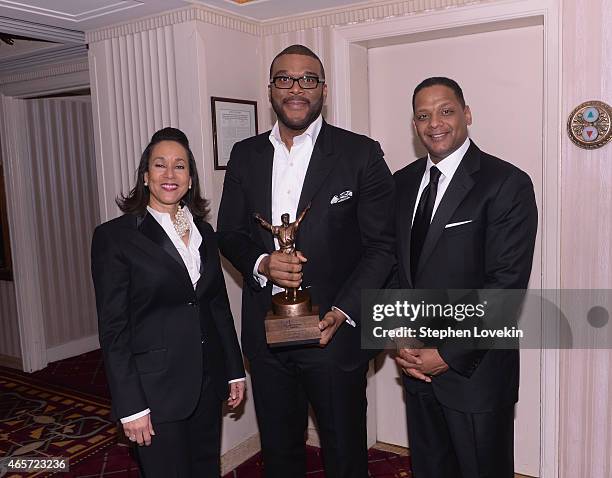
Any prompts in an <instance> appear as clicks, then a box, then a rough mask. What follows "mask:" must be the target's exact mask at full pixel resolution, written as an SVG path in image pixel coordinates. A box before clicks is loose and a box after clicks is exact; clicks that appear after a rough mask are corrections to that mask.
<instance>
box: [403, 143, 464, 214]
mask: <svg viewBox="0 0 612 478" xmlns="http://www.w3.org/2000/svg"><path fill="white" fill-rule="evenodd" d="M469 147H470V138H467V139H466V140H465V142H464V143H463V144H462V145H461V146H460V147H459V148H458V149H457V150H456V151H455V152H453V153H451V154H449V155H448V156H447V157H446V158H444V159H443V160H442V161H440V162H439V163H438V164H434V163H433V161H432V160H431V156H429V155H427V165H426V166H425V174H423V177H422V178H421V184H420V186H419V193H418V194H417V198H416V202H415V203H414V211H412V222H413V223H414V217H415V215H416V210H417V207H418V205H419V201H420V200H421V194H423V190H424V189H425V188H426V187H427V185H428V184H429V170H430V169H431V168H432V167H434V166H435V167H436V168H438V169H439V170H440V173H442V174H440V179H439V180H438V193H437V194H436V201H435V202H434V207H433V211H432V212H431V220H432V221H433V218H434V216H435V215H436V211H437V209H438V206H439V205H440V201H442V198H443V197H444V193H446V190H447V189H448V185H449V184H450V182H451V180H452V179H453V176H454V175H455V171H457V168H458V167H459V164H460V163H461V160H462V159H463V157H464V156H465V153H466V152H467V150H468V148H469Z"/></svg>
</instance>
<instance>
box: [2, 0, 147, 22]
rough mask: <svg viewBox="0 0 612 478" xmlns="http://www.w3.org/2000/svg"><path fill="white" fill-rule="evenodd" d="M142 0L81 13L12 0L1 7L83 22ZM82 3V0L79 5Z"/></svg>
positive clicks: (121, 9) (135, 5)
mask: <svg viewBox="0 0 612 478" xmlns="http://www.w3.org/2000/svg"><path fill="white" fill-rule="evenodd" d="M142 4H143V2H142V0H140V1H139V0H120V1H117V2H115V3H113V4H111V5H105V6H102V7H99V8H93V9H89V10H84V11H82V12H80V13H76V14H74V13H67V12H62V11H60V10H53V9H51V8H42V7H37V6H35V5H28V4H25V3H18V2H14V1H10V0H0V7H3V8H9V9H12V10H17V11H19V12H26V13H33V14H35V15H40V16H44V17H49V18H56V19H59V20H64V21H68V22H82V21H85V20H91V19H92V18H97V17H100V16H103V15H108V14H111V13H117V12H121V11H123V10H128V9H130V8H134V7H139V6H140V5H142ZM81 5H82V2H81V4H80V5H79V6H81Z"/></svg>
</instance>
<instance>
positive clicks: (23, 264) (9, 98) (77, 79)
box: [0, 47, 89, 372]
mask: <svg viewBox="0 0 612 478" xmlns="http://www.w3.org/2000/svg"><path fill="white" fill-rule="evenodd" d="M71 50H73V53H74V55H72V56H71V57H70V60H71V61H70V62H69V63H64V64H60V65H53V67H52V68H50V67H49V65H48V63H47V61H48V60H47V59H45V61H44V62H40V63H38V64H37V62H36V61H35V60H31V62H30V67H31V68H32V69H30V70H28V71H25V72H18V73H15V74H13V75H11V76H9V77H6V78H4V82H3V83H2V84H0V134H1V135H2V139H3V141H2V151H3V157H4V174H5V187H6V193H7V206H8V208H7V209H8V211H7V212H8V214H7V215H8V222H9V232H10V241H11V259H12V262H13V283H14V287H15V301H16V305H17V322H18V325H19V343H20V348H21V366H22V369H23V370H24V371H25V372H33V371H36V370H41V369H43V368H45V367H46V366H47V364H48V350H47V341H46V336H45V326H44V320H43V314H44V311H43V306H42V301H41V292H40V280H39V279H40V275H39V272H38V263H39V261H38V253H37V249H36V248H35V247H33V245H34V244H36V241H37V240H38V239H37V237H36V224H35V220H36V219H35V214H34V205H33V204H32V198H33V197H34V195H33V192H32V180H31V177H30V176H31V171H30V169H29V167H28V159H29V157H30V149H29V144H28V142H27V138H26V130H25V128H24V125H25V124H26V123H27V113H26V107H25V101H26V99H27V98H28V97H32V96H38V95H46V94H52V93H53V94H55V93H60V92H68V91H73V90H79V89H82V88H88V87H89V69H88V67H87V56H86V55H87V53H86V49H85V48H84V47H83V48H80V49H78V51H77V49H74V48H72V49H71ZM62 51H64V50H62ZM57 52H60V50H57ZM62 59H64V58H63V57H62Z"/></svg>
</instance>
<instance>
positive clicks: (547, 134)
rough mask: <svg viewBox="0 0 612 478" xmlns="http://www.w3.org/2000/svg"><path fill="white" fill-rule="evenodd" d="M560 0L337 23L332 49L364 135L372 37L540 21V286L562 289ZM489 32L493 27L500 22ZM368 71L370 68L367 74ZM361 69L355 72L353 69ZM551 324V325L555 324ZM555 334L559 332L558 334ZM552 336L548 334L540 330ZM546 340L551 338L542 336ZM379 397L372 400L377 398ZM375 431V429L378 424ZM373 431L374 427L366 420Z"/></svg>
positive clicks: (552, 470)
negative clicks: (541, 108)
mask: <svg viewBox="0 0 612 478" xmlns="http://www.w3.org/2000/svg"><path fill="white" fill-rule="evenodd" d="M558 3H559V2H557V1H555V0H506V1H497V2H493V3H483V4H476V5H470V6H466V7H458V8H453V9H449V10H446V11H435V12H426V13H422V14H418V15H412V16H404V17H397V18H388V19H384V20H381V21H376V22H371V23H366V24H355V25H347V26H340V27H336V28H334V29H333V31H332V42H333V47H334V48H333V51H334V61H333V74H332V75H331V76H332V78H333V83H332V85H331V86H332V88H334V95H333V98H334V101H333V104H332V112H333V117H334V121H335V123H336V124H337V125H339V126H341V127H343V128H346V129H353V130H357V131H361V132H366V133H367V128H368V127H367V124H368V121H367V116H368V109H367V107H364V106H363V98H364V96H363V94H364V91H365V92H366V94H367V49H366V48H365V47H364V46H363V43H364V42H368V41H383V40H385V39H387V40H389V39H393V38H396V39H400V38H401V37H402V36H406V35H415V34H428V33H432V32H439V31H440V30H450V29H459V28H461V29H466V28H467V29H469V28H473V29H475V30H478V29H479V28H486V27H487V26H489V28H490V27H491V26H492V25H491V24H497V25H498V28H497V29H499V28H508V27H512V26H513V25H514V26H519V25H520V24H521V23H525V22H526V23H527V24H529V22H531V21H533V20H534V19H537V20H538V21H539V22H540V23H541V24H543V29H544V39H543V40H544V41H543V46H544V52H543V54H544V70H543V72H542V74H543V85H544V92H543V98H544V104H543V119H542V121H543V124H542V131H543V133H544V140H543V151H542V154H543V156H542V157H543V158H544V160H543V171H542V177H543V190H542V193H543V196H542V205H543V207H542V209H543V210H542V223H541V233H542V264H541V265H542V288H543V289H554V290H558V289H559V287H560V258H559V254H560V250H561V249H560V237H561V235H560V216H561V211H560V207H559V205H560V204H561V203H560V200H559V199H560V197H561V191H560V187H561V177H560V174H561V166H560V161H559V158H560V153H561V138H562V129H563V128H562V123H563V122H562V114H561V58H562V57H561V53H562V52H561V47H562V42H561V7H560V5H559V4H558ZM492 27H493V28H492V29H496V28H495V25H493V26H492ZM364 68H365V71H364ZM356 73H358V74H356ZM553 323H554V322H553ZM553 332H554V331H553ZM542 333H543V334H544V333H550V331H544V330H543V331H542ZM543 340H544V343H553V342H549V341H547V337H546V336H543ZM540 394H541V396H540V404H541V408H540V422H541V427H540V430H541V432H540V477H541V478H557V477H558V476H559V464H558V463H559V439H558V430H559V350H552V349H550V350H542V351H541V382H540ZM374 400H375V397H374ZM374 430H375V428H374ZM368 431H369V432H370V433H371V431H372V427H371V426H370V423H369V424H368Z"/></svg>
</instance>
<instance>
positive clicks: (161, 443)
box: [136, 376, 222, 478]
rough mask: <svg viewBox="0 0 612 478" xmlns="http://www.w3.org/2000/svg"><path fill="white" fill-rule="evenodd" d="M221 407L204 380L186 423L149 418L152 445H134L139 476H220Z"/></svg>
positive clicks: (211, 387) (179, 477)
mask: <svg viewBox="0 0 612 478" xmlns="http://www.w3.org/2000/svg"><path fill="white" fill-rule="evenodd" d="M221 403H222V401H221V399H220V398H219V396H218V394H217V393H216V392H215V390H214V387H213V386H212V383H211V381H210V379H209V378H208V377H207V376H205V377H204V379H203V382H202V389H201V392H200V399H199V401H198V405H197V406H196V408H195V410H194V412H193V413H192V414H191V415H190V416H189V417H188V418H187V419H185V420H179V421H176V422H166V423H155V418H154V417H153V415H152V417H153V429H154V431H155V436H153V437H152V440H151V445H150V446H138V445H136V448H137V456H138V462H139V465H140V474H141V476H142V477H144V478H204V477H206V478H209V477H210V478H218V477H219V476H220V474H221V465H220V453H221ZM153 413H155V412H154V411H152V414H153Z"/></svg>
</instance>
